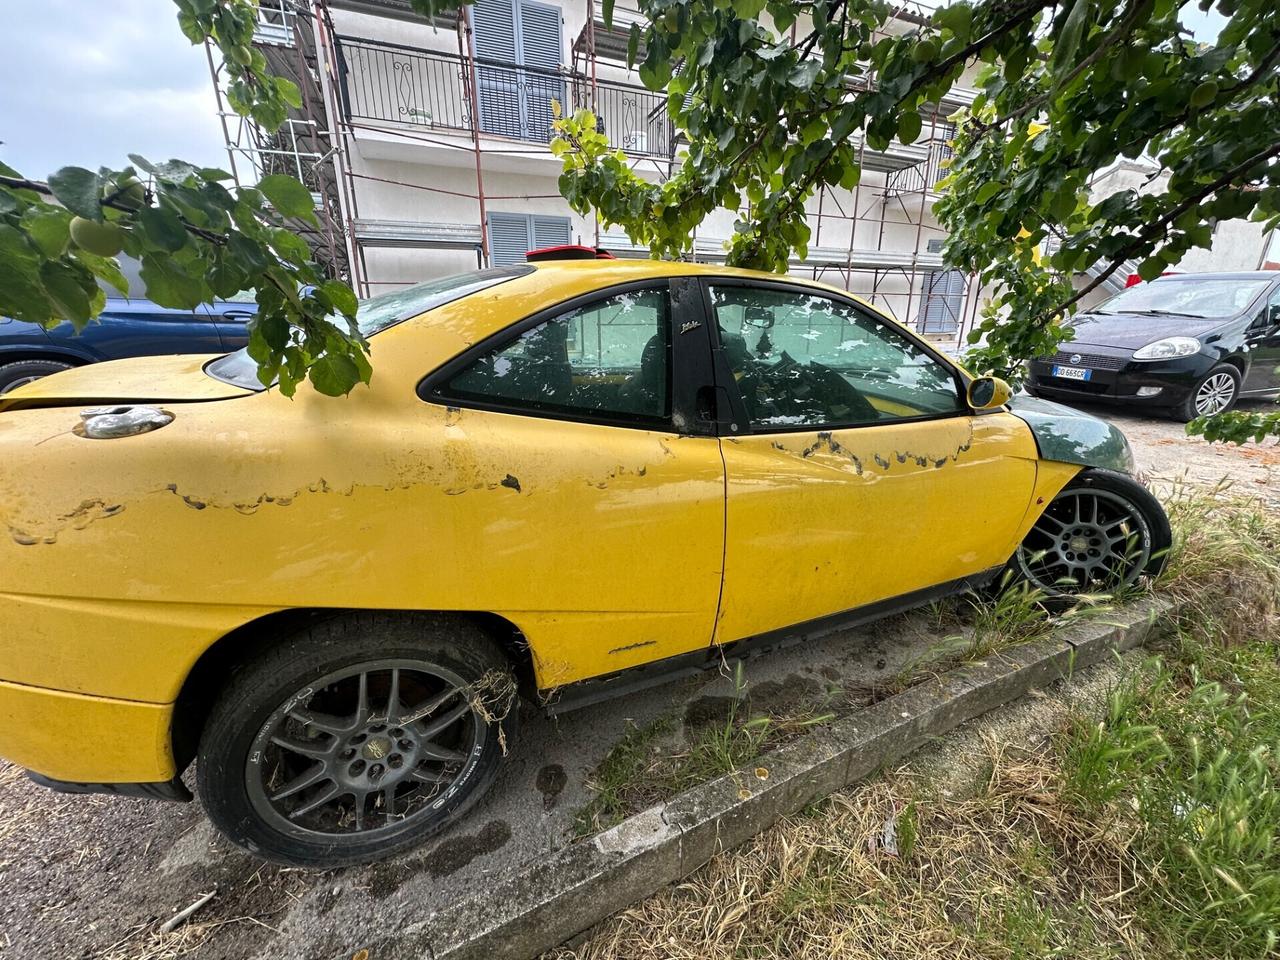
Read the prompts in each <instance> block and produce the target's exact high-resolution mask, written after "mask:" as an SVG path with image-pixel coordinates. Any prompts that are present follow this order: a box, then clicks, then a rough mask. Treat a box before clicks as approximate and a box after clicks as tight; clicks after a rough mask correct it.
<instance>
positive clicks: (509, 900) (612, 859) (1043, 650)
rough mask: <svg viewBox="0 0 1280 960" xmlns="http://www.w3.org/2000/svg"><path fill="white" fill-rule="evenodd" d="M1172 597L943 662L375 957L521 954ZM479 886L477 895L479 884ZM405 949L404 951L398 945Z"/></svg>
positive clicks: (1136, 636) (1063, 664)
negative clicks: (955, 662)
mask: <svg viewBox="0 0 1280 960" xmlns="http://www.w3.org/2000/svg"><path fill="white" fill-rule="evenodd" d="M1172 609H1173V605H1172V604H1170V603H1169V602H1167V601H1164V600H1158V599H1147V600H1143V601H1140V602H1138V603H1134V604H1132V605H1129V606H1126V607H1125V608H1124V609H1123V610H1119V611H1116V613H1115V616H1114V618H1112V619H1111V620H1109V621H1107V620H1103V619H1097V620H1089V621H1084V622H1081V623H1078V624H1073V625H1071V626H1068V627H1066V628H1064V629H1061V630H1059V631H1057V632H1056V633H1055V634H1054V635H1053V636H1052V637H1050V638H1049V639H1047V640H1043V641H1038V642H1035V643H1030V644H1026V645H1024V646H1020V647H1015V648H1013V649H1012V650H1008V651H1005V652H1003V653H1001V654H999V655H996V656H992V657H990V658H988V659H987V660H984V661H975V662H973V663H968V664H965V665H964V666H961V667H958V668H956V669H954V670H950V671H948V672H946V673H943V674H941V675H939V676H937V677H934V678H932V679H930V680H927V681H925V682H923V683H920V684H918V685H917V686H915V687H912V688H911V689H909V690H907V691H905V692H903V693H901V694H898V695H897V696H893V697H889V698H888V699H886V700H882V701H880V702H879V703H876V704H873V705H872V706H870V707H868V708H867V709H866V710H863V711H861V712H859V713H857V714H855V715H853V716H850V717H846V718H844V719H841V720H838V721H836V722H834V723H832V724H831V725H830V726H829V727H826V728H823V729H820V730H817V731H815V732H814V733H812V734H809V735H807V736H805V737H804V738H803V739H800V740H797V741H793V742H791V743H789V744H786V745H785V746H782V747H780V748H779V749H777V750H775V751H773V752H772V753H770V754H769V755H768V756H767V757H766V758H765V759H764V761H762V765H764V766H765V767H767V769H768V777H767V779H764V780H761V779H758V778H757V777H756V775H755V773H754V772H752V771H739V772H737V773H735V774H731V775H729V776H725V777H721V778H719V779H717V780H713V781H710V782H709V783H705V784H702V785H701V786H698V787H694V788H693V789H691V790H688V791H686V792H685V793H682V794H680V795H679V796H677V797H675V798H673V799H672V800H670V801H668V802H666V803H662V804H658V805H657V806H655V807H650V808H649V809H648V810H645V811H642V812H641V813H638V814H636V815H635V816H632V817H630V818H629V819H627V820H625V821H623V822H622V823H620V824H618V826H616V827H613V828H612V829H610V830H606V831H604V832H603V833H600V834H597V835H596V836H595V838H593V840H592V841H590V842H584V843H578V844H572V845H570V846H568V847H565V848H563V849H561V850H559V851H557V852H555V853H553V854H551V855H550V856H549V857H548V858H547V859H546V860H544V861H542V862H541V863H538V864H535V865H533V866H532V867H530V868H528V869H526V870H524V871H523V872H521V873H519V874H517V875H514V876H511V877H509V878H508V879H506V880H503V881H501V882H500V883H498V884H496V885H495V886H494V887H492V888H491V889H489V890H486V891H484V892H483V895H482V896H481V895H478V896H477V897H476V898H474V899H472V900H470V901H468V902H465V903H461V904H459V905H458V906H457V907H453V908H450V909H448V910H444V911H441V912H440V913H437V914H434V915H433V916H431V917H428V918H427V919H425V920H423V921H421V922H420V923H416V924H413V925H411V926H410V927H408V928H402V929H401V930H399V931H398V932H397V933H396V935H395V936H394V937H393V938H389V940H388V942H387V943H386V944H385V947H384V949H385V950H386V952H385V953H383V952H382V951H379V952H378V953H377V954H376V955H378V956H414V957H428V958H433V960H446V958H447V960H472V958H483V960H525V958H528V957H533V956H536V955H537V954H539V953H542V952H543V951H545V950H549V949H551V948H552V947H555V946H556V945H558V944H560V943H563V942H564V941H565V940H567V939H569V938H570V937H572V936H574V935H575V934H577V933H580V932H581V931H583V930H586V929H587V928H589V927H591V926H594V925H595V924H597V923H599V922H600V921H601V920H604V919H605V918H606V917H608V916H610V915H612V914H614V913H616V912H618V911H619V910H623V909H625V908H626V907H628V906H630V905H631V904H633V903H635V902H636V901H638V900H641V899H643V898H645V897H647V896H649V895H650V894H652V893H654V892H656V891H657V890H659V889H661V888H662V887H663V886H666V885H667V884H670V883H673V882H675V881H677V880H679V879H681V878H682V877H684V876H686V875H688V874H689V873H692V872H693V871H694V870H696V869H697V868H698V867H700V866H702V865H703V864H704V863H706V862H707V861H708V860H710V859H711V858H712V857H713V856H715V855H716V854H717V853H720V852H722V851H724V850H728V849H731V848H732V847H735V846H737V845H738V844H740V843H743V842H744V841H746V840H748V839H750V838H751V837H753V836H755V835H756V834H757V833H759V832H760V831H761V830H763V829H765V828H766V827H768V826H769V825H770V824H772V823H774V822H775V821H777V820H778V819H780V818H781V817H784V816H787V815H788V814H792V813H795V812H796V811H798V810H801V809H803V808H804V807H805V806H806V805H808V804H809V803H811V802H812V801H814V800H816V799H819V798H821V797H824V796H826V795H828V794H830V793H834V792H835V791H837V790H839V789H841V788H843V787H845V786H847V785H848V784H850V783H853V782H856V781H858V780H861V779H863V778H864V777H866V776H868V775H869V774H871V773H873V772H875V771H876V770H878V769H881V768H882V767H885V766H887V765H889V764H891V763H895V762H896V761H898V760H900V759H902V758H903V757H904V756H906V755H907V754H909V753H911V752H912V751H914V750H916V749H917V748H919V747H920V746H922V745H923V744H925V743H926V742H927V741H928V740H931V739H933V738H935V737H938V736H940V735H942V734H944V733H946V732H948V731H949V730H951V729H953V728H955V727H956V726H958V725H960V724H961V723H964V722H965V721H967V720H971V719H973V718H974V717H977V716H980V715H981V714H983V713H985V712H987V711H988V710H991V709H994V708H995V707H999V706H1001V705H1003V704H1005V703H1008V702H1009V701H1011V700H1014V699H1016V698H1018V697H1020V696H1022V695H1023V694H1025V693H1026V692H1027V691H1028V690H1030V689H1032V688H1034V687H1040V686H1044V685H1046V684H1049V683H1052V682H1053V681H1055V680H1059V679H1062V678H1064V677H1067V676H1069V675H1070V674H1071V673H1072V671H1073V670H1076V669H1080V668H1083V667H1087V666H1091V665H1093V664H1095V663H1098V662H1100V661H1102V660H1104V659H1106V658H1107V657H1109V656H1111V655H1112V654H1113V652H1118V651H1123V650H1128V649H1131V648H1133V647H1137V646H1140V645H1142V644H1143V643H1144V642H1145V641H1146V640H1147V638H1148V637H1149V636H1150V635H1151V634H1152V632H1153V630H1154V629H1155V627H1156V625H1157V622H1158V621H1159V620H1160V618H1161V617H1162V616H1163V615H1164V614H1166V613H1169V612H1171V610H1172ZM478 893H479V892H478ZM406 951H407V952H406Z"/></svg>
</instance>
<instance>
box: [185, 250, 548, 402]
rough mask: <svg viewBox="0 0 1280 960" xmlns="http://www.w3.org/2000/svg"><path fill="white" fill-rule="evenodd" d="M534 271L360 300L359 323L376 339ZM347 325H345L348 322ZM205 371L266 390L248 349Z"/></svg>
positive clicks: (479, 275)
mask: <svg viewBox="0 0 1280 960" xmlns="http://www.w3.org/2000/svg"><path fill="white" fill-rule="evenodd" d="M533 270H534V268H533V267H531V266H528V265H527V264H521V265H519V266H512V267H495V268H492V269H489V270H473V271H471V272H470V273H459V274H455V275H454V276H451V277H441V278H440V279H438V280H428V281H427V282H425V283H417V284H414V285H413V286H411V287H405V288H404V289H402V290H393V291H391V292H390V293H383V294H379V295H378V296H376V297H370V298H369V299H368V300H362V301H360V309H359V310H358V311H357V312H356V323H357V324H359V326H360V332H361V333H362V334H363V335H364V336H366V337H372V336H376V335H377V334H379V333H381V332H382V331H383V330H386V329H387V328H388V327H392V326H395V325H396V324H397V323H400V322H401V321H403V320H408V319H410V318H412V317H417V316H420V315H421V314H424V313H427V312H428V311H431V310H435V309H436V308H437V307H443V306H444V305H445V304H447V303H453V302H454V301H455V300H461V299H462V298H463V297H469V296H471V294H473V293H479V292H480V291H481V290H487V289H489V288H490V287H493V286H496V285H497V284H499V283H505V282H506V281H508V280H514V279H515V278H516V277H523V276H526V275H527V274H530V273H532V272H533ZM343 325H344V326H345V321H344V322H343ZM204 369H205V373H207V374H208V375H209V376H211V377H213V378H214V379H216V380H221V381H222V382H224V383H229V384H231V385H233V386H236V387H243V388H244V389H246V390H265V389H266V387H265V386H264V385H263V383H262V381H261V380H259V379H258V365H257V363H255V362H254V360H253V358H252V357H250V356H249V353H248V351H247V350H246V349H241V350H237V351H235V352H234V353H229V354H227V355H226V356H225V357H219V358H218V359H217V360H214V361H213V362H212V363H210V364H209V365H207V366H206V367H205V368H204Z"/></svg>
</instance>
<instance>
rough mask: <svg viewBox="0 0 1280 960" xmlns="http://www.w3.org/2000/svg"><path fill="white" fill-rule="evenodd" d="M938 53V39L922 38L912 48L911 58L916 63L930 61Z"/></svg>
mask: <svg viewBox="0 0 1280 960" xmlns="http://www.w3.org/2000/svg"><path fill="white" fill-rule="evenodd" d="M937 55H938V43H937V41H936V40H928V39H926V40H921V41H920V42H919V43H917V44H916V45H915V46H914V47H912V48H911V59H912V60H914V61H915V62H916V63H928V62H929V61H931V60H932V59H933V58H934V57H936V56H937Z"/></svg>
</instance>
